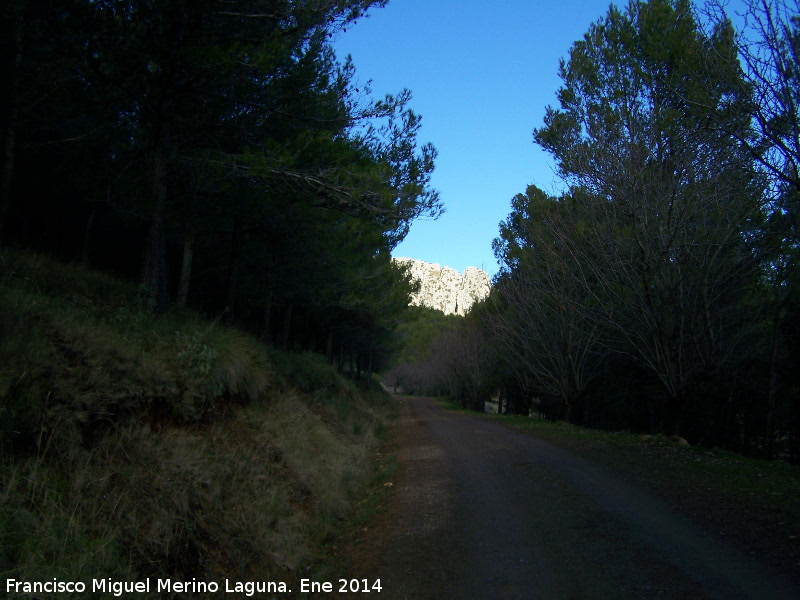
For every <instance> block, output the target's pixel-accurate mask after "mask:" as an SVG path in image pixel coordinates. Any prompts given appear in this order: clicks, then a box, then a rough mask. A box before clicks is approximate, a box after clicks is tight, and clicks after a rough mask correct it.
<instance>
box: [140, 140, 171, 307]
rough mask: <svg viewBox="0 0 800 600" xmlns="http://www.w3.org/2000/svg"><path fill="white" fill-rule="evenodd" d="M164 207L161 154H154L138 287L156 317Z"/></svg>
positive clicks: (161, 296) (161, 288) (160, 303)
mask: <svg viewBox="0 0 800 600" xmlns="http://www.w3.org/2000/svg"><path fill="white" fill-rule="evenodd" d="M166 205H167V164H166V159H165V158H164V154H163V151H161V150H157V151H156V152H155V153H154V155H153V209H152V212H151V214H150V231H149V236H148V242H147V248H146V250H145V252H146V258H145V267H144V276H143V278H142V279H143V281H142V284H143V286H144V290H145V299H146V301H147V303H148V305H149V307H151V308H153V309H154V310H155V311H156V312H157V313H158V314H163V313H164V312H166V310H167V277H166V276H167V269H166V225H165V223H164V213H165V211H166Z"/></svg>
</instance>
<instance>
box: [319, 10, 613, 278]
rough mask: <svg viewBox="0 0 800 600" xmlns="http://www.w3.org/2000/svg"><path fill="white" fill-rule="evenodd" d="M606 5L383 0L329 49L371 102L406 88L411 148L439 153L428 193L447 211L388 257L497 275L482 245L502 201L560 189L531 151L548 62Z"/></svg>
mask: <svg viewBox="0 0 800 600" xmlns="http://www.w3.org/2000/svg"><path fill="white" fill-rule="evenodd" d="M609 5H610V2H609V0H560V1H552V0H551V1H545V2H534V1H531V0H528V1H525V0H497V1H496V2H488V1H486V0H480V1H479V0H390V2H389V4H388V5H387V6H386V7H385V8H382V9H376V10H373V11H372V12H371V13H370V16H369V17H368V18H366V19H361V20H359V21H358V23H357V24H356V25H355V26H354V27H351V28H349V29H348V30H347V31H346V32H344V33H342V34H340V35H339V36H338V37H337V38H336V39H335V40H334V48H335V49H336V53H337V56H339V58H340V59H341V60H343V59H344V57H345V56H346V55H347V54H350V55H352V57H353V63H354V64H355V67H356V74H357V77H358V79H359V80H360V81H362V82H365V81H367V80H372V90H373V95H374V96H375V97H382V96H383V95H384V94H386V93H396V92H399V91H400V90H402V89H403V88H408V89H410V90H411V92H412V94H413V99H412V101H411V108H413V109H414V111H415V112H417V113H418V114H421V115H422V132H421V141H422V142H428V141H430V142H432V143H433V145H434V146H436V149H437V150H438V152H439V156H438V159H437V161H436V171H435V173H434V174H433V179H432V185H433V187H434V188H436V189H438V190H439V192H440V193H441V198H442V201H443V202H444V204H445V207H446V213H445V214H444V215H443V216H442V217H440V218H439V219H438V220H437V221H416V222H415V223H414V224H413V225H412V227H411V232H410V233H409V235H408V236H407V237H406V239H405V240H404V241H403V242H402V243H401V244H400V245H399V246H398V247H397V248H396V250H395V252H394V253H393V254H394V255H395V256H407V257H410V258H417V259H421V260H424V261H427V262H435V263H439V264H441V265H448V266H450V267H452V268H454V269H456V270H458V271H462V272H463V270H464V269H465V268H466V267H468V266H475V267H479V268H483V269H484V270H486V271H487V272H488V273H489V274H490V275H494V274H495V273H496V272H497V270H498V265H497V261H496V260H495V258H494V255H493V254H492V240H493V239H494V238H496V237H497V234H498V224H499V223H500V221H502V220H503V219H505V218H506V216H507V215H508V213H509V211H510V207H511V198H512V197H513V196H514V195H515V194H518V193H520V192H524V191H525V188H526V187H527V186H528V185H529V184H531V183H535V184H536V185H538V186H539V187H541V188H543V189H545V190H548V191H556V190H557V189H559V187H558V186H559V184H558V179H557V177H556V174H555V170H554V165H553V162H552V160H551V159H550V157H549V156H548V155H546V154H545V153H544V152H542V151H541V150H540V149H539V148H538V147H536V146H535V145H534V144H533V136H532V131H533V128H534V127H539V126H541V125H542V122H543V118H544V111H545V107H546V106H547V105H548V104H550V105H554V106H555V105H556V104H557V100H556V91H557V90H558V88H559V87H560V83H561V82H560V79H559V78H558V61H559V59H560V58H562V57H563V58H566V57H567V55H568V52H569V49H570V47H571V46H572V43H573V42H574V41H576V40H578V39H580V38H581V37H582V36H583V34H584V33H585V32H586V31H587V30H588V28H589V25H590V23H592V22H593V21H597V20H598V19H600V18H601V17H603V16H604V15H605V14H606V13H607V11H608V7H609Z"/></svg>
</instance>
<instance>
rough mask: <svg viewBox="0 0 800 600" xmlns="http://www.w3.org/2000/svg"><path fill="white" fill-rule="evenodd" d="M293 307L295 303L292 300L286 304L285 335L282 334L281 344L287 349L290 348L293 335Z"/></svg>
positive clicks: (284, 316)
mask: <svg viewBox="0 0 800 600" xmlns="http://www.w3.org/2000/svg"><path fill="white" fill-rule="evenodd" d="M293 307H294V305H293V304H292V303H291V302H289V304H288V305H286V310H285V311H284V313H283V335H282V336H281V345H282V346H283V347H284V348H286V349H288V348H289V341H290V339H291V338H290V336H291V333H292V308H293Z"/></svg>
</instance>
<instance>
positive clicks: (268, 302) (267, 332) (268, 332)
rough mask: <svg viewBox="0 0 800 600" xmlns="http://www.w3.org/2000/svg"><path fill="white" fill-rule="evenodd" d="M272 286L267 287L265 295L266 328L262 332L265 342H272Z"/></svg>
mask: <svg viewBox="0 0 800 600" xmlns="http://www.w3.org/2000/svg"><path fill="white" fill-rule="evenodd" d="M273 293H274V292H273V289H272V286H268V287H267V294H266V296H265V297H264V329H263V330H262V332H261V341H262V342H264V343H265V344H271V343H272V296H273Z"/></svg>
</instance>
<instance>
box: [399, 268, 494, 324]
mask: <svg viewBox="0 0 800 600" xmlns="http://www.w3.org/2000/svg"><path fill="white" fill-rule="evenodd" d="M394 260H395V261H397V262H398V263H400V264H402V265H406V266H408V267H409V270H410V272H411V276H412V277H413V278H414V279H415V280H417V281H419V282H420V290H419V293H418V294H416V295H415V296H414V297H412V299H411V304H412V305H413V306H427V307H428V308H435V309H437V310H440V311H442V312H443V313H444V314H446V315H453V314H455V315H461V316H464V315H465V314H467V312H469V309H470V308H472V305H473V304H475V302H478V301H480V300H483V299H484V298H486V296H488V295H489V290H490V289H491V287H492V284H491V281H490V279H489V275H488V274H487V273H486V272H485V271H481V270H480V269H477V268H475V267H467V268H466V270H465V271H464V274H463V275H462V274H461V273H459V272H458V271H456V270H455V269H451V268H450V267H447V266H445V267H442V266H440V265H438V264H436V263H434V264H431V263H426V262H425V261H422V260H416V259H413V258H395V259H394Z"/></svg>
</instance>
